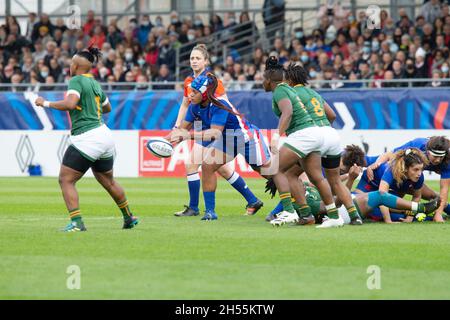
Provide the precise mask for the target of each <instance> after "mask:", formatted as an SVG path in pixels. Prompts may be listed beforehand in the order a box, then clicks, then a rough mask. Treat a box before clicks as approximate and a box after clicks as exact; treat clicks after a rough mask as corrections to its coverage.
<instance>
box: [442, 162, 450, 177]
mask: <svg viewBox="0 0 450 320" xmlns="http://www.w3.org/2000/svg"><path fill="white" fill-rule="evenodd" d="M441 179H450V163H449V164H447V165H446V166H445V167H443V168H442V170H441Z"/></svg>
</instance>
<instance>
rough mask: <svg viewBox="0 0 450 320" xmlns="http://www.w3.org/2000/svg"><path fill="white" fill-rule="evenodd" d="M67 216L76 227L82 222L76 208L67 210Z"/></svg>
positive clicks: (79, 212)
mask: <svg viewBox="0 0 450 320" xmlns="http://www.w3.org/2000/svg"><path fill="white" fill-rule="evenodd" d="M69 216H70V220H72V222H75V223H76V224H77V225H78V224H80V223H81V221H82V219H81V211H80V209H78V208H76V209H73V210H69Z"/></svg>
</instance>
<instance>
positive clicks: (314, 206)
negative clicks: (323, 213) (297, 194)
mask: <svg viewBox="0 0 450 320" xmlns="http://www.w3.org/2000/svg"><path fill="white" fill-rule="evenodd" d="M303 186H304V187H305V196H306V203H307V204H308V206H309V207H310V208H311V214H313V215H314V216H315V217H316V216H318V215H319V213H320V202H321V201H322V198H321V197H320V193H319V191H318V190H317V189H316V188H315V187H314V186H312V185H311V184H309V183H307V182H304V183H303Z"/></svg>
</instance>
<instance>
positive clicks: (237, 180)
mask: <svg viewBox="0 0 450 320" xmlns="http://www.w3.org/2000/svg"><path fill="white" fill-rule="evenodd" d="M227 180H228V182H229V183H230V184H231V185H232V186H233V188H235V189H236V190H237V191H239V193H240V194H242V195H243V196H244V198H245V200H247V202H248V204H251V203H255V202H256V201H258V199H257V198H256V197H255V195H254V194H253V192H252V191H251V190H250V188H249V187H248V186H247V184H246V183H245V181H244V179H242V177H241V176H240V175H239V174H237V173H236V172H233V174H232V175H231V177H229V178H228V179H227Z"/></svg>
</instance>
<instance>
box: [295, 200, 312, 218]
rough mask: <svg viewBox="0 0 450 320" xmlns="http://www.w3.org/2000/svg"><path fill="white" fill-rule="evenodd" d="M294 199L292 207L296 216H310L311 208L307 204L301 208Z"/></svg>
mask: <svg viewBox="0 0 450 320" xmlns="http://www.w3.org/2000/svg"><path fill="white" fill-rule="evenodd" d="M294 201H295V199H293V201H292V206H293V207H294V209H295V211H297V213H298V215H299V216H300V217H303V218H304V217H308V216H310V215H311V207H310V206H308V205H307V204H302V205H301V206H300V205H298V204H297V203H295V202H294Z"/></svg>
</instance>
